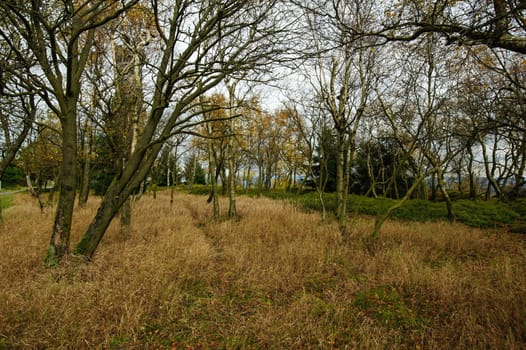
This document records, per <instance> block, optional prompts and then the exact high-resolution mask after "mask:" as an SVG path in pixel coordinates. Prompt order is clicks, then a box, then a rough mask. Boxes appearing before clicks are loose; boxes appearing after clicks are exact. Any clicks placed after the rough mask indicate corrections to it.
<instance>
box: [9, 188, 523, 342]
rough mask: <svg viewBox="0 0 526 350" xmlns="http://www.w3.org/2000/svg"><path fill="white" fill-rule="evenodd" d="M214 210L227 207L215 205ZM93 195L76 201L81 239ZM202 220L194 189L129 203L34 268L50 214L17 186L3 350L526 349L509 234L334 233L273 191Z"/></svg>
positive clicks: (367, 224)
mask: <svg viewBox="0 0 526 350" xmlns="http://www.w3.org/2000/svg"><path fill="white" fill-rule="evenodd" d="M222 204H223V208H226V203H222ZM96 206H97V201H96V200H95V199H94V200H92V202H91V203H90V205H89V207H88V208H86V209H77V210H76V213H75V218H74V222H75V226H74V228H73V237H72V242H74V243H75V242H77V241H78V238H79V235H80V234H81V233H82V230H83V229H84V228H85V227H86V225H87V224H88V220H89V219H90V218H91V217H92V215H93V213H94V210H95V208H96ZM238 209H239V214H240V218H239V220H235V221H227V220H225V221H222V222H219V223H215V222H213V220H212V219H211V210H212V208H211V207H210V206H209V205H207V204H206V203H205V198H204V197H197V196H190V195H186V194H182V193H179V194H177V198H176V201H175V205H174V207H173V208H170V204H169V197H168V194H163V193H161V194H159V195H158V196H157V199H153V198H151V197H147V196H146V197H143V198H142V199H141V200H140V201H139V202H137V203H134V218H133V220H134V222H133V228H132V230H131V232H129V233H123V232H120V231H119V227H118V225H117V224H115V225H113V226H112V227H111V228H110V230H109V231H108V233H107V235H106V236H105V238H104V240H103V241H102V243H101V246H100V248H99V250H98V252H97V254H96V256H95V258H94V261H93V262H91V263H84V262H82V261H81V260H79V259H77V258H75V257H68V258H67V259H65V260H64V261H63V263H62V264H61V266H59V267H57V268H51V269H49V268H46V267H44V264H43V259H44V255H45V250H46V246H47V243H48V240H49V232H50V228H51V226H52V221H53V210H51V209H49V210H48V211H47V212H46V213H44V214H40V211H39V209H38V206H37V203H35V201H34V200H32V199H31V198H29V197H27V195H18V197H15V199H14V201H13V205H12V207H10V208H8V209H6V210H4V219H5V223H4V224H3V226H0V349H11V348H14V349H99V348H100V349H525V348H526V246H525V241H524V240H523V239H522V238H521V237H520V236H510V235H507V234H499V233H496V232H489V231H486V232H485V231H481V230H476V229H470V228H466V227H464V226H462V225H454V226H451V225H449V224H447V223H408V222H393V221H391V222H387V223H386V224H385V226H384V227H383V230H382V233H381V235H380V239H379V240H378V241H375V242H371V241H370V239H369V238H368V237H369V233H370V232H371V228H372V225H373V220H372V219H370V218H356V219H354V220H353V221H352V233H351V239H350V240H349V241H348V242H347V243H345V244H344V243H343V242H342V241H341V239H340V236H339V234H338V229H337V226H336V225H335V224H334V223H321V222H320V219H319V215H318V214H316V213H305V212H302V211H300V210H299V209H296V208H295V207H293V206H292V205H290V204H286V203H284V202H279V201H272V200H270V199H265V198H260V199H254V198H246V197H242V198H239V199H238Z"/></svg>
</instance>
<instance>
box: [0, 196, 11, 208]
mask: <svg viewBox="0 0 526 350" xmlns="http://www.w3.org/2000/svg"><path fill="white" fill-rule="evenodd" d="M12 202H13V197H12V196H3V195H0V206H1V207H2V209H6V208H9V207H10V206H11V203H12Z"/></svg>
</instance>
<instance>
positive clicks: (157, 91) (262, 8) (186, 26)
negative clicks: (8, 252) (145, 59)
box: [75, 0, 282, 257]
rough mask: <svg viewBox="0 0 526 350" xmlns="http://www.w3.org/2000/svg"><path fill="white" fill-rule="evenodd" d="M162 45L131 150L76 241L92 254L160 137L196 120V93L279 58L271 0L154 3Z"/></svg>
mask: <svg viewBox="0 0 526 350" xmlns="http://www.w3.org/2000/svg"><path fill="white" fill-rule="evenodd" d="M152 6H153V7H152V13H154V14H155V16H156V18H155V19H156V23H157V30H158V33H157V35H159V37H160V39H161V43H160V45H159V48H158V60H157V61H156V62H155V63H151V64H150V66H149V68H150V69H151V72H152V74H153V75H154V76H155V87H154V90H153V91H152V96H151V101H152V102H151V105H150V107H149V111H148V113H147V118H146V121H145V125H144V128H143V131H142V133H141V134H140V136H139V137H138V139H137V145H136V146H137V147H136V149H135V151H134V152H133V153H131V154H130V156H129V158H128V160H127V162H126V164H125V166H124V168H123V171H122V173H121V174H120V177H119V178H115V179H114V181H113V182H112V184H111V185H110V187H109V188H108V190H107V192H106V194H105V196H104V198H103V201H102V203H101V205H100V207H99V209H98V212H97V214H96V216H95V218H94V219H93V221H92V222H91V224H90V225H89V227H88V229H87V231H86V233H85V235H84V236H83V238H82V240H81V241H80V243H79V244H78V245H77V246H76V248H75V252H76V253H77V254H81V255H85V256H87V257H91V256H92V255H93V254H94V252H95V250H96V248H97V246H98V245H99V242H100V240H101V239H102V237H103V236H104V233H105V232H106V229H107V227H108V225H109V223H110V222H111V220H112V218H113V217H114V215H115V213H116V212H117V211H118V209H119V208H120V207H121V206H122V204H123V203H124V201H125V200H126V199H127V198H128V196H129V195H130V193H131V192H132V191H133V189H134V188H136V187H137V186H138V185H139V184H140V182H141V181H142V180H143V179H144V177H145V176H146V175H147V174H148V172H149V170H150V168H151V166H152V164H153V162H154V161H155V159H156V157H157V154H158V153H159V151H160V149H161V147H162V144H163V142H164V141H166V140H167V139H169V138H170V137H171V136H172V135H174V134H177V133H181V132H184V131H185V130H189V129H190V128H191V127H193V126H195V125H196V124H197V123H200V122H202V121H199V120H196V118H195V117H196V116H197V115H198V114H199V113H200V109H199V108H196V106H197V105H198V104H199V98H198V97H199V96H201V95H203V94H205V93H206V92H207V91H209V90H210V89H212V88H214V87H216V86H218V85H219V84H220V83H221V82H222V81H223V80H224V79H225V77H227V76H229V75H231V74H232V73H234V72H237V71H243V70H249V69H255V68H257V67H258V66H260V65H262V64H265V63H268V62H269V60H271V59H272V58H273V56H279V54H280V50H281V49H282V48H281V47H279V45H280V41H279V40H278V39H277V37H276V35H275V34H276V33H278V32H279V28H276V23H280V22H279V21H277V19H276V16H280V12H279V8H278V7H277V2H276V1H267V2H264V3H261V2H260V3H251V2H239V1H234V0H229V1H216V0H210V1H199V2H195V1H186V0H179V1H176V3H175V4H171V3H170V4H168V3H167V4H164V3H161V2H157V1H154V2H153V3H152Z"/></svg>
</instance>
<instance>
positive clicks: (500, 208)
mask: <svg viewBox="0 0 526 350" xmlns="http://www.w3.org/2000/svg"><path fill="white" fill-rule="evenodd" d="M453 208H454V210H455V213H456V215H457V217H458V220H459V221H460V222H463V223H465V224H466V225H469V226H472V227H481V228H485V227H498V226H503V225H511V224H513V223H514V222H515V221H516V220H517V219H519V218H520V214H518V213H517V212H515V211H514V210H512V209H511V208H510V207H509V206H508V205H507V204H506V203H504V202H499V201H495V200H491V201H470V200H465V199H463V200H459V201H457V202H454V203H453Z"/></svg>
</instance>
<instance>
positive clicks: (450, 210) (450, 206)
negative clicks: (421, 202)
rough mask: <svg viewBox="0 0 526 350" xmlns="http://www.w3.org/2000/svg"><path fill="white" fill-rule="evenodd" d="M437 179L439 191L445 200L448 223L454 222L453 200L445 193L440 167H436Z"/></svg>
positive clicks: (442, 173)
mask: <svg viewBox="0 0 526 350" xmlns="http://www.w3.org/2000/svg"><path fill="white" fill-rule="evenodd" d="M437 180H438V187H439V188H440V192H441V193H442V195H443V196H444V199H445V201H446V207H447V217H448V219H449V222H450V223H454V222H455V221H456V216H455V212H454V211H453V202H452V201H451V197H449V194H448V193H447V190H446V183H445V181H444V172H443V171H442V170H441V169H437Z"/></svg>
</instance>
